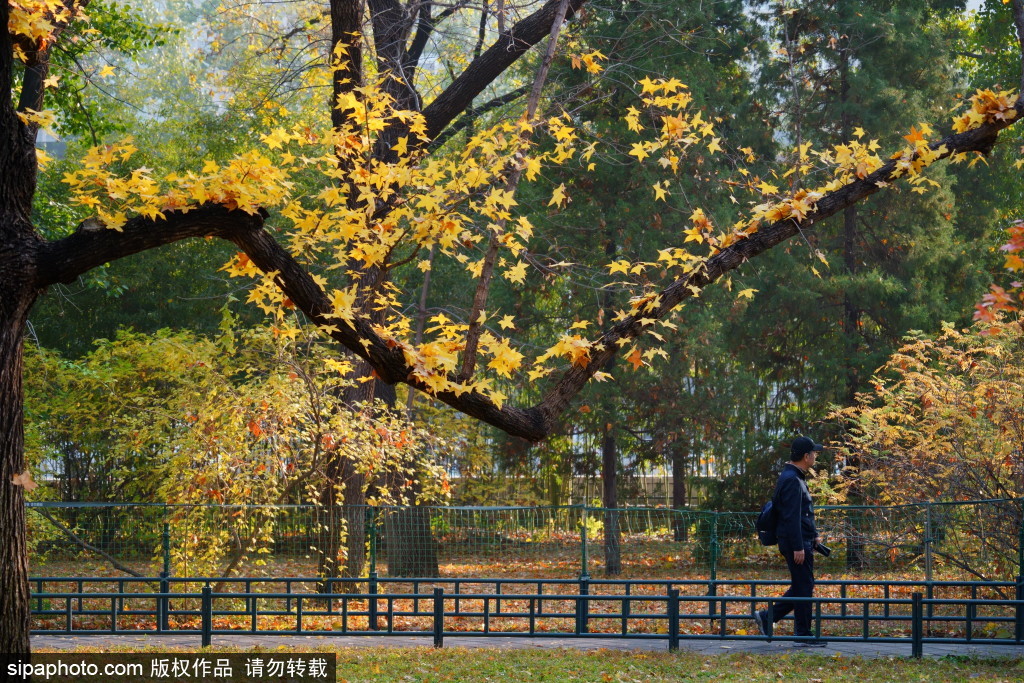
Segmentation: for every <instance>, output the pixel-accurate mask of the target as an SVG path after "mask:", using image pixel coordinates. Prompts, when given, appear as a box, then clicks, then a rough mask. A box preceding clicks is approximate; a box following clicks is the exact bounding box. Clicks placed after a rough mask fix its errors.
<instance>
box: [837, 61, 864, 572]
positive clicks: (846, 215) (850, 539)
mask: <svg viewBox="0 0 1024 683" xmlns="http://www.w3.org/2000/svg"><path fill="white" fill-rule="evenodd" d="M839 68H840V74H839V75H840V89H839V101H840V103H841V106H842V112H841V114H840V129H841V135H842V138H843V142H845V141H846V140H849V139H850V136H852V135H853V119H852V117H851V116H850V110H849V101H850V81H849V71H850V47H849V43H847V46H846V48H845V49H843V50H842V51H841V53H840V62H839ZM856 249H857V207H856V206H848V207H846V209H845V210H844V211H843V265H844V266H845V268H846V274H847V275H848V276H852V275H853V274H854V273H856V272H857V252H856ZM859 325H860V311H859V310H858V309H857V306H856V303H855V302H854V301H853V299H852V298H851V297H850V294H849V291H847V292H846V293H844V294H843V324H842V329H843V336H844V338H845V342H846V343H845V347H846V357H845V359H844V362H845V365H846V373H845V381H846V386H845V389H846V391H845V396H844V399H845V402H844V405H848V406H850V405H854V404H855V403H856V398H857V390H858V388H859V385H860V376H859V373H858V370H857V363H856V358H855V356H856V354H857V350H858V348H859V346H860V329H859ZM846 464H847V466H850V467H854V468H856V467H857V466H858V465H859V463H857V462H856V461H852V462H847V463H846ZM854 476H855V477H856V476H857V475H856V474H854ZM849 495H850V501H849V502H850V503H851V504H857V503H860V502H861V496H860V495H859V487H858V486H857V485H856V480H854V484H853V486H851V487H850V489H849ZM857 517H858V518H859V517H860V515H857ZM846 522H847V531H846V566H847V567H848V568H850V569H860V568H862V567H864V566H866V565H867V557H866V555H865V552H864V537H863V535H862V534H861V532H860V529H859V526H860V525H859V524H858V523H856V522H854V521H852V520H850V519H847V520H846Z"/></svg>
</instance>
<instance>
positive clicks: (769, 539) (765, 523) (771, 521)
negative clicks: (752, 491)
mask: <svg viewBox="0 0 1024 683" xmlns="http://www.w3.org/2000/svg"><path fill="white" fill-rule="evenodd" d="M778 527H779V511H778V510H776V509H775V506H774V505H772V501H770V500H769V501H768V502H767V503H765V504H764V507H762V508H761V514H759V515H758V516H757V521H756V522H754V528H755V529H757V540H759V541H761V545H778V543H779V535H778Z"/></svg>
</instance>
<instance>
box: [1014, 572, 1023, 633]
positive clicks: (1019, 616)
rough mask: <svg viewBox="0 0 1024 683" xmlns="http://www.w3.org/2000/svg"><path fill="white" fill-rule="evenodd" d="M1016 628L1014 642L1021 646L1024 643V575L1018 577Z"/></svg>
mask: <svg viewBox="0 0 1024 683" xmlns="http://www.w3.org/2000/svg"><path fill="white" fill-rule="evenodd" d="M1016 607H1017V609H1016V613H1017V614H1016V616H1017V618H1016V624H1015V625H1016V628H1015V629H1014V630H1015V632H1016V633H1015V634H1014V640H1016V641H1017V643H1018V644H1019V643H1020V642H1022V641H1024V574H1018V575H1017V605H1016Z"/></svg>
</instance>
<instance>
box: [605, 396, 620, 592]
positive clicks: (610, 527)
mask: <svg viewBox="0 0 1024 683" xmlns="http://www.w3.org/2000/svg"><path fill="white" fill-rule="evenodd" d="M607 419H608V421H607V422H605V425H604V435H603V438H602V439H601V481H602V484H603V491H602V493H603V502H604V508H605V511H604V575H605V576H609V577H611V576H618V575H619V574H621V573H622V534H621V532H620V530H619V492H618V483H619V482H618V476H617V475H618V466H619V449H618V444H617V443H616V441H615V425H614V424H613V423H612V422H611V420H612V419H613V418H612V416H611V414H609V415H608V417H607Z"/></svg>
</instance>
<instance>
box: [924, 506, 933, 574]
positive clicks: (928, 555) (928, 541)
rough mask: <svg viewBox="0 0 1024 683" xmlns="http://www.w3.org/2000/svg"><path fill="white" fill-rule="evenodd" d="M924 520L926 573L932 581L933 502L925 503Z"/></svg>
mask: <svg viewBox="0 0 1024 683" xmlns="http://www.w3.org/2000/svg"><path fill="white" fill-rule="evenodd" d="M925 515H926V516H925V520H924V574H925V578H926V579H927V580H928V582H929V583H931V581H932V504H931V502H927V503H925Z"/></svg>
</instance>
